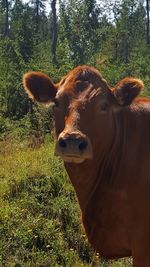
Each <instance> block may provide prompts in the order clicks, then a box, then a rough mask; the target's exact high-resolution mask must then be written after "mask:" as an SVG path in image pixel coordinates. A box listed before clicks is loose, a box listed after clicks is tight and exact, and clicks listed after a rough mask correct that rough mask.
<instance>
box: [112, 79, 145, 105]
mask: <svg viewBox="0 0 150 267" xmlns="http://www.w3.org/2000/svg"><path fill="white" fill-rule="evenodd" d="M143 88H144V84H143V82H142V81H141V80H139V79H135V78H131V77H127V78H124V79H123V80H121V81H120V82H119V83H117V85H116V86H115V88H114V89H113V94H114V97H115V99H116V100H117V103H118V104H119V105H120V106H128V105H130V104H131V103H132V102H133V101H134V99H135V98H136V97H137V96H138V95H139V94H140V92H141V90H142V89H143Z"/></svg>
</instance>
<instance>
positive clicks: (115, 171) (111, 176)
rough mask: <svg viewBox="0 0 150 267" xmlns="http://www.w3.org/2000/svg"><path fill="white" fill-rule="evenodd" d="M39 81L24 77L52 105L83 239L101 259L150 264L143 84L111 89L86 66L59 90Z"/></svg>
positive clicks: (149, 152) (149, 157) (148, 144)
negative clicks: (80, 217) (81, 223)
mask: <svg viewBox="0 0 150 267" xmlns="http://www.w3.org/2000/svg"><path fill="white" fill-rule="evenodd" d="M33 76H34V75H33ZM37 76H38V80H37V82H33V83H32V73H31V74H28V76H26V79H24V85H25V89H26V90H27V92H28V93H29V95H30V96H31V97H32V98H34V99H37V100H39V99H40V101H41V99H43V91H44V101H43V102H45V101H46V98H45V95H47V94H49V95H48V96H47V100H48V101H50V100H51V101H52V102H55V101H56V102H57V106H56V107H55V109H54V113H55V125H56V134H57V143H56V154H57V155H60V156H61V157H62V159H63V160H64V164H65V168H66V170H67V172H68V174H69V177H70V179H71V182H72V184H73V186H74V188H75V190H76V194H77V197H78V200H79V205H80V208H81V212H82V220H83V225H84V228H85V231H86V234H87V237H88V240H89V242H90V243H91V244H92V246H93V247H94V248H95V250H96V251H97V252H99V253H100V255H101V256H103V257H105V258H108V259H112V258H120V257H125V256H131V255H132V256H133V266H134V267H150V254H149V248H150V212H149V211H150V210H149V209H150V208H149V203H150V100H149V99H148V98H136V97H137V96H138V94H139V93H140V91H141V90H142V89H143V87H144V86H143V83H142V81H140V80H138V79H135V78H131V77H130V78H125V79H123V80H122V81H120V82H119V83H118V84H117V85H116V86H115V87H114V88H113V89H111V88H110V87H109V86H108V84H107V82H106V81H105V80H104V79H103V78H102V76H101V75H100V74H99V72H98V71H97V70H95V69H94V68H93V67H89V66H79V67H77V68H75V69H74V70H72V71H71V72H70V73H69V74H68V75H66V76H65V77H64V78H63V79H62V81H60V83H59V84H57V86H56V85H53V83H52V82H51V81H50V80H49V78H47V76H46V77H45V76H42V75H41V74H39V75H38V73H37ZM41 76H42V77H41ZM28 77H29V78H30V79H29V80H30V82H28ZM39 79H40V80H41V79H42V82H41V81H40V82H39ZM43 79H46V81H45V82H43ZM39 83H42V85H43V89H42V90H43V91H42V90H41V91H40V88H38V96H37V92H36V90H37V89H36V88H37V86H35V84H36V85H37V84H39ZM45 84H46V85H45ZM48 88H50V89H48ZM56 88H57V93H56ZM45 91H46V94H45ZM55 94H56V96H55Z"/></svg>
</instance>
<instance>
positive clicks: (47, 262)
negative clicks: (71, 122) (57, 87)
mask: <svg viewBox="0 0 150 267" xmlns="http://www.w3.org/2000/svg"><path fill="white" fill-rule="evenodd" d="M81 64H88V65H92V66H94V67H96V68H97V69H98V70H99V71H100V72H101V73H102V75H103V76H104V78H105V79H106V80H107V81H108V82H109V84H110V85H111V86H113V85H114V84H115V83H116V82H118V81H119V79H121V78H123V77H125V76H135V77H137V78H140V79H142V80H143V82H144V84H145V90H144V91H143V94H144V95H145V96H150V86H149V84H150V2H149V0H109V1H105V0H97V1H96V0H50V1H48V0H28V1H26V2H24V1H22V0H0V152H1V154H0V165H1V170H0V171H1V172H0V206H1V214H0V236H1V240H0V266H2V267H7V266H8V267H24V266H25V267H26V266H27V267H53V266H54V267H58V266H63V267H66V266H68V267H81V266H84V267H88V266H89V267H90V266H91V267H92V266H95V267H98V266H101V267H108V266H109V267H130V266H131V264H132V260H131V259H127V260H122V261H116V262H113V261H111V262H110V263H107V262H105V261H101V263H100V255H99V254H96V253H95V252H94V251H93V250H92V249H91V247H90V246H89V245H88V243H87V241H86V236H85V233H84V230H83V229H82V227H81V224H80V219H79V218H80V215H79V214H80V212H79V207H78V204H77V200H76V197H75V194H74V190H73V188H72V186H71V184H70V183H69V181H68V178H67V175H66V173H65V171H64V168H63V164H62V162H61V160H60V159H57V158H54V157H53V150H54V143H53V137H54V131H53V128H54V125H53V111H52V109H51V108H48V109H44V108H43V107H42V106H40V105H38V104H37V103H33V102H32V101H31V100H30V99H28V97H27V96H26V93H25V92H24V89H23V86H22V75H23V74H24V73H25V72H27V71H29V70H33V71H35V70H36V71H42V72H44V73H46V74H48V75H49V76H50V77H51V78H52V79H53V81H54V82H57V81H59V79H60V78H61V77H62V76H63V75H65V74H66V73H67V72H68V71H69V70H71V69H72V68H74V67H75V66H77V65H81Z"/></svg>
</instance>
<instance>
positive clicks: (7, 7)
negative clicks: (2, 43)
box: [4, 0, 9, 37]
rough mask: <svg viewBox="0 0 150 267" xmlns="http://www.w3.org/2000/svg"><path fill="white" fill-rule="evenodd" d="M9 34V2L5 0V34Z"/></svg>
mask: <svg viewBox="0 0 150 267" xmlns="http://www.w3.org/2000/svg"><path fill="white" fill-rule="evenodd" d="M8 35H9V2H8V0H5V31H4V36H5V37H6V36H8Z"/></svg>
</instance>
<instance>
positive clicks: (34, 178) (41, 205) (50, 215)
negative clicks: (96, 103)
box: [0, 138, 131, 267]
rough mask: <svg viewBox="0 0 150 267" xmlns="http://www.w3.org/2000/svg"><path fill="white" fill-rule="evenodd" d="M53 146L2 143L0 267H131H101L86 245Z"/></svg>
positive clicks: (120, 264) (126, 264)
mask: <svg viewBox="0 0 150 267" xmlns="http://www.w3.org/2000/svg"><path fill="white" fill-rule="evenodd" d="M53 147H54V144H53V142H51V141H50V140H49V138H48V139H47V140H45V142H44V144H42V145H41V146H39V147H37V148H34V149H33V148H30V146H29V145H28V142H27V141H22V142H20V143H18V142H16V141H15V140H9V139H8V140H5V141H2V142H1V143H0V152H1V155H0V165H1V172H0V176H1V180H0V196H1V198H0V206H1V214H0V236H1V240H0V243H1V244H0V247H1V248H0V249H1V252H0V255H1V256H0V257H1V258H0V264H1V266H2V267H5V266H8V267H23V266H25V267H34V266H38V267H57V266H64V267H66V266H68V267H69V266H70V267H80V266H85V267H88V266H97V267H99V266H101V267H108V266H109V267H110V266H111V267H130V266H131V260H130V259H126V260H122V261H112V262H109V263H108V262H104V261H102V260H101V259H100V255H98V254H96V253H95V252H94V251H93V250H92V248H91V247H90V246H89V245H88V243H87V241H86V237H85V234H84V230H83V229H82V227H81V222H80V211H79V207H78V204H77V200H76V197H75V193H74V190H73V188H72V185H71V184H70V182H69V179H68V177H67V175H66V173H65V170H64V168H63V164H62V162H61V161H60V160H59V159H57V158H54V157H53Z"/></svg>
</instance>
